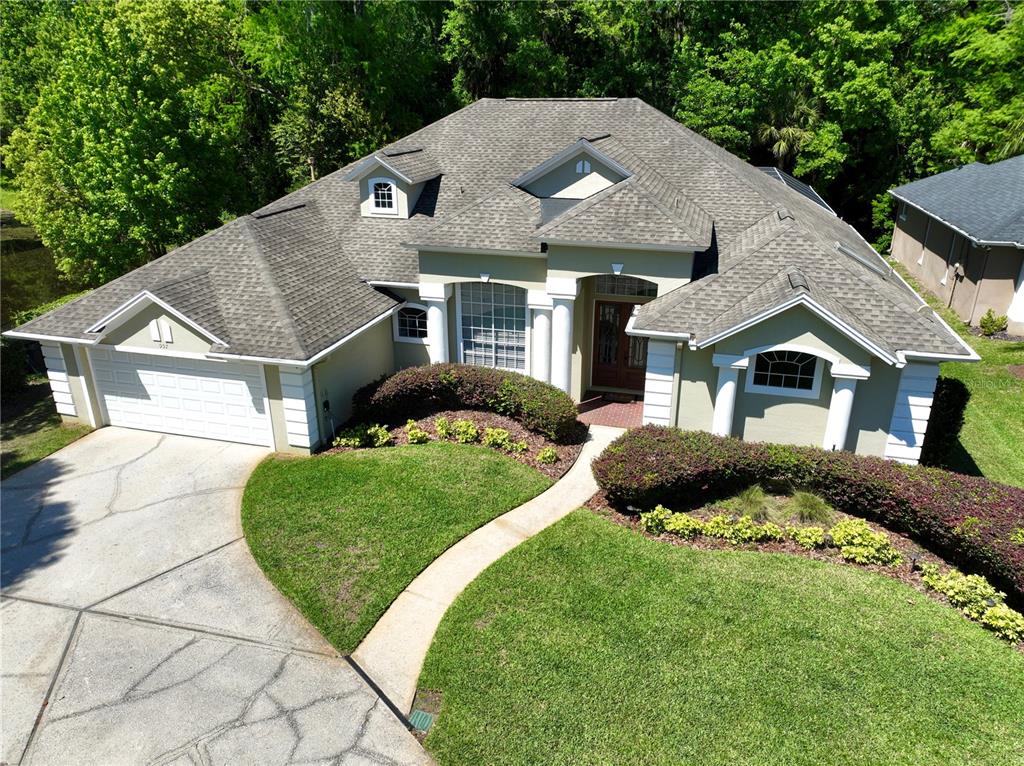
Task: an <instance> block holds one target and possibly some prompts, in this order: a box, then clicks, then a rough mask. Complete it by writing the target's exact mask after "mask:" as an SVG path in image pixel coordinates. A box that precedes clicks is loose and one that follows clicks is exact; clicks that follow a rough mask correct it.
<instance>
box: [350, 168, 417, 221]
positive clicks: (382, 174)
mask: <svg viewBox="0 0 1024 766" xmlns="http://www.w3.org/2000/svg"><path fill="white" fill-rule="evenodd" d="M378 178H386V179H388V180H389V181H393V182H394V184H395V196H396V198H397V199H396V202H397V205H396V209H397V211H398V212H397V214H396V215H388V214H385V213H375V212H374V211H373V203H372V201H371V192H370V189H371V182H372V181H374V180H375V179H378ZM421 191H423V184H415V185H410V184H407V183H405V182H404V181H401V180H399V179H398V178H396V177H395V176H393V175H392V174H391V173H389V172H388V171H387V170H386V169H384V168H382V167H376V168H374V169H373V170H372V171H369V172H368V173H367V174H366V175H365V176H364V177H363V178H360V179H359V211H360V213H361V214H362V215H364V216H369V217H371V218H408V217H409V211H410V210H412V209H413V208H414V207H416V202H417V200H419V197H420V192H421Z"/></svg>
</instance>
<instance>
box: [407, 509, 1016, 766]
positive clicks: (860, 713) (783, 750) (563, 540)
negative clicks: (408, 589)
mask: <svg viewBox="0 0 1024 766" xmlns="http://www.w3.org/2000/svg"><path fill="white" fill-rule="evenodd" d="M420 686H421V687H424V688H426V689H431V690H433V691H434V692H435V694H436V695H439V697H440V700H441V714H440V716H439V718H438V720H437V721H436V722H435V724H434V726H433V728H432V729H431V731H430V732H429V734H428V736H427V738H426V745H427V747H428V749H429V750H430V751H431V753H432V754H433V755H434V757H435V758H436V759H437V760H438V762H440V763H444V764H448V765H449V766H451V765H454V764H478V763H489V764H521V763H545V764H556V765H558V764H566V765H568V764H578V763H644V764H666V765H667V764H673V765H674V764H679V763H730V764H751V765H753V764H765V763H786V764H807V765H808V766H811V765H812V764H813V765H815V766H816V765H817V764H821V763H829V764H836V765H837V766H839V765H845V764H865V765H866V764H880V763H972V764H992V765H993V766H995V765H996V764H999V765H1000V766H1002V765H1003V764H1008V763H1019V762H1020V750H1019V744H1020V740H1021V728H1020V726H1021V721H1020V710H1022V709H1024V656H1022V655H1021V654H1020V653H1017V652H1014V651H1013V650H1012V649H1011V648H1010V647H1009V646H1008V645H1007V644H1005V643H1004V642H1002V641H1000V640H999V639H997V638H996V637H995V636H994V635H993V634H991V633H989V632H987V631H985V630H984V629H982V628H981V627H980V626H979V625H977V624H974V623H971V622H969V621H967V620H964V619H962V618H961V617H960V616H959V615H957V614H955V613H954V612H953V611H952V610H950V609H948V608H947V607H945V606H942V605H940V604H938V603H936V602H935V601H933V600H932V599H931V598H928V597H926V596H925V595H923V594H922V593H920V592H918V591H917V590H914V589H911V588H908V587H906V586H905V585H904V584H903V583H901V582H897V581H895V580H893V579H891V578H889V577H880V576H877V575H876V574H874V573H872V572H870V571H866V570H865V569H864V568H861V567H854V566H836V565H834V564H833V563H831V562H828V561H818V560H812V559H809V558H802V557H798V556H792V555H773V554H770V553H769V554H765V553H758V552H748V551H743V550H735V549H733V550H700V549H695V548H691V547H684V546H676V545H666V544H663V543H661V542H659V541H655V540H651V539H647V538H645V537H643V536H641V535H639V534H637V533H636V532H635V531H633V530H631V529H625V528H623V527H622V526H619V525H616V524H613V523H610V522H609V520H608V519H607V518H600V517H598V516H597V515H595V514H593V513H591V512H589V511H577V512H575V513H573V514H571V515H570V516H568V517H567V518H565V519H563V520H562V521H560V522H558V523H557V524H555V525H553V526H552V527H550V528H549V529H547V530H545V531H543V532H541V533H540V534H539V535H537V536H536V537H534V538H532V539H530V540H528V541H526V542H525V543H523V544H522V545H521V546H519V547H518V548H516V549H515V550H513V551H512V552H510V553H509V554H508V555H506V556H505V557H504V558H502V559H501V560H499V561H498V562H497V563H495V564H494V565H493V566H491V567H490V568H489V569H488V570H486V571H485V572H484V573H483V574H482V575H481V576H480V577H479V578H478V579H477V580H475V581H474V582H473V583H472V584H470V586H469V587H468V588H467V589H466V591H465V592H464V593H463V594H462V595H460V596H459V598H458V599H457V600H456V602H455V604H453V605H452V607H451V608H450V609H449V610H448V613H447V614H446V615H445V618H444V620H443V621H442V623H441V626H440V629H439V630H438V633H437V636H436V638H435V641H434V645H433V646H432V647H431V650H430V652H429V654H428V656H427V659H426V663H425V666H424V669H423V674H422V676H421V679H420Z"/></svg>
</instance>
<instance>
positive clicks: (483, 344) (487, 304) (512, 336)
mask: <svg viewBox="0 0 1024 766" xmlns="http://www.w3.org/2000/svg"><path fill="white" fill-rule="evenodd" d="M459 330H460V335H459V343H460V347H459V350H460V355H461V360H460V361H462V362H463V363H465V364H476V365H480V366H481V367H499V368H501V369H505V370H521V371H525V370H526V290H524V289H523V288H521V287H513V286H512V285H502V284H495V283H491V282H487V283H484V282H479V283H478V282H463V283H462V284H461V285H459Z"/></svg>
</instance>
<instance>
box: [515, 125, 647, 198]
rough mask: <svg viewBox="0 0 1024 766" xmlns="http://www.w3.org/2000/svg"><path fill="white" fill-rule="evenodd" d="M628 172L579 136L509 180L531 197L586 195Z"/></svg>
mask: <svg viewBox="0 0 1024 766" xmlns="http://www.w3.org/2000/svg"><path fill="white" fill-rule="evenodd" d="M631 175H632V173H631V172H630V171H629V170H628V169H626V168H625V167H623V166H622V165H620V164H619V163H618V162H616V161H615V160H613V159H612V158H611V157H609V156H608V155H607V154H605V153H604V152H602V151H601V150H600V149H598V148H597V147H596V146H594V145H593V144H592V143H591V142H590V141H588V140H587V139H585V138H581V139H579V140H578V141H576V142H575V143H573V144H570V145H569V146H567V147H566V148H565V149H563V150H562V151H560V152H558V154H556V155H554V156H553V157H550V158H549V159H547V160H545V161H544V162H542V163H541V164H540V165H537V166H536V167H535V168H533V169H532V170H528V171H527V172H526V173H524V174H523V175H521V176H519V178H517V179H516V180H515V181H513V183H514V185H516V186H518V187H519V188H521V189H524V190H526V191H528V192H529V193H530V194H533V195H534V196H535V197H541V198H557V199H586V198H587V197H591V196H593V195H594V194H597V193H598V192H599V191H603V190H604V189H607V188H608V187H609V186H614V185H615V184H617V183H619V182H620V181H622V180H625V179H626V178H628V177H629V176H631Z"/></svg>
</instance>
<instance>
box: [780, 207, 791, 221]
mask: <svg viewBox="0 0 1024 766" xmlns="http://www.w3.org/2000/svg"><path fill="white" fill-rule="evenodd" d="M775 214H776V215H777V216H778V217H779V220H780V221H785V220H786V219H787V218H789V219H790V220H794V219H793V214H792V213H790V212H789V210H787V209H786V208H784V207H780V208H779V209H778V210H776V211H775Z"/></svg>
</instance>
